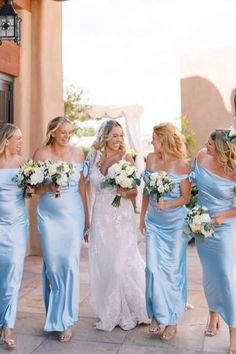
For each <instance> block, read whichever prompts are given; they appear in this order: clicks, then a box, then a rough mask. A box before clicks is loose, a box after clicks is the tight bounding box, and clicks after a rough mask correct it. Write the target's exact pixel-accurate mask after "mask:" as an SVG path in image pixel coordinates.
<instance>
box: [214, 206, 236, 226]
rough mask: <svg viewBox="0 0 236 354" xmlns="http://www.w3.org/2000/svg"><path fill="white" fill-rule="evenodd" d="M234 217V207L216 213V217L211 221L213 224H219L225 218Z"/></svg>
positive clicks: (235, 215) (235, 212) (235, 209)
mask: <svg viewBox="0 0 236 354" xmlns="http://www.w3.org/2000/svg"><path fill="white" fill-rule="evenodd" d="M235 217H236V208H232V209H229V210H226V211H222V213H219V214H218V215H216V217H215V218H214V219H213V220H212V223H213V224H214V225H221V224H222V222H223V221H224V220H225V219H228V218H235Z"/></svg>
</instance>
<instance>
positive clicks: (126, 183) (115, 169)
mask: <svg viewBox="0 0 236 354" xmlns="http://www.w3.org/2000/svg"><path fill="white" fill-rule="evenodd" d="M139 185H140V179H139V178H138V177H137V169H136V167H135V166H133V165H131V163H130V162H129V161H125V160H120V161H119V162H117V163H115V164H114V165H112V166H111V167H109V168H108V171H107V179H106V180H105V181H104V182H102V184H101V187H102V188H105V187H114V186H117V187H122V188H124V189H127V190H129V189H133V188H135V187H136V186H139ZM120 201H121V196H120V195H119V194H117V195H116V196H115V199H114V200H113V202H112V205H113V206H114V207H116V208H118V207H119V206H120Z"/></svg>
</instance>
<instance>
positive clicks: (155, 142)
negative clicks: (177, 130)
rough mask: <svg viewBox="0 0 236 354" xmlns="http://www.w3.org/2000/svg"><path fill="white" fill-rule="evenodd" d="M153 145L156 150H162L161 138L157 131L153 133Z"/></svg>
mask: <svg viewBox="0 0 236 354" xmlns="http://www.w3.org/2000/svg"><path fill="white" fill-rule="evenodd" d="M152 145H153V147H154V150H155V152H160V151H161V150H162V142H161V139H160V137H159V136H158V135H157V134H156V133H155V132H153V133H152Z"/></svg>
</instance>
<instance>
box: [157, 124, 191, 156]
mask: <svg viewBox="0 0 236 354" xmlns="http://www.w3.org/2000/svg"><path fill="white" fill-rule="evenodd" d="M153 132H154V133H155V134H156V135H157V136H158V137H159V138H160V141H161V143H162V147H163V150H164V152H165V153H166V154H169V155H173V156H175V157H177V158H182V157H186V155H187V152H186V146H185V137H184V135H183V134H181V132H180V131H179V130H178V129H177V128H176V127H175V126H174V124H172V123H161V124H158V125H155V126H154V127H153Z"/></svg>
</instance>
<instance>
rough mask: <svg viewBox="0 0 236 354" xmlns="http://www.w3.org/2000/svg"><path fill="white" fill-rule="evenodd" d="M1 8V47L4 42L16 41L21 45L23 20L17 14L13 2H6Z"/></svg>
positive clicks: (10, 0)
mask: <svg viewBox="0 0 236 354" xmlns="http://www.w3.org/2000/svg"><path fill="white" fill-rule="evenodd" d="M4 2H5V4H3V5H2V6H1V8H0V45H1V44H2V41H3V40H4V41H14V42H16V43H17V44H19V43H20V39H21V38H20V37H21V31H20V25H21V18H20V17H19V16H18V15H17V13H16V12H15V10H14V8H13V5H12V0H4Z"/></svg>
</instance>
